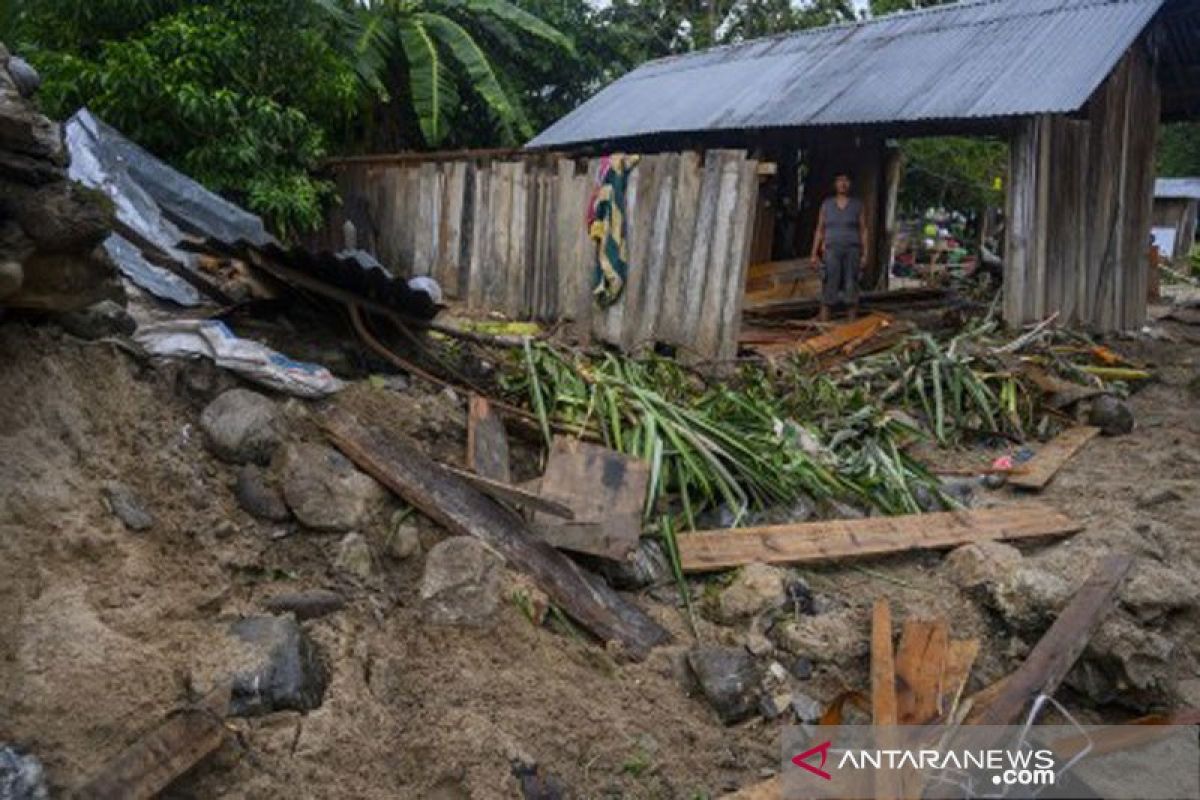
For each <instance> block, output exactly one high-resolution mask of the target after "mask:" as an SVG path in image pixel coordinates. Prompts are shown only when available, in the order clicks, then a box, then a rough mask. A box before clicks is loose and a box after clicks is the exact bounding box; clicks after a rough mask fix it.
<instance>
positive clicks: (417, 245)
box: [320, 150, 759, 361]
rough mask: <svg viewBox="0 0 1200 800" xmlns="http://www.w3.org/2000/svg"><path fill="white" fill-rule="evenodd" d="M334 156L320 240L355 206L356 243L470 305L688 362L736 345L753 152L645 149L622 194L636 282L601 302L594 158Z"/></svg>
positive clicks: (751, 219) (721, 356)
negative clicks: (596, 294) (334, 195)
mask: <svg viewBox="0 0 1200 800" xmlns="http://www.w3.org/2000/svg"><path fill="white" fill-rule="evenodd" d="M336 166H337V176H338V189H339V192H340V194H341V196H342V200H343V204H342V207H341V209H338V210H336V211H335V212H334V213H333V215H332V216H331V218H330V219H329V220H328V224H327V226H326V228H325V231H324V233H323V234H322V237H321V242H320V243H321V244H322V245H324V246H326V247H329V246H332V247H335V248H336V247H340V246H341V242H340V241H337V239H338V237H339V236H340V231H341V229H342V224H343V222H344V221H345V219H346V212H344V211H343V210H342V209H355V210H356V211H355V214H354V215H352V216H357V219H354V222H355V225H356V227H357V228H358V229H359V235H358V241H359V245H360V246H363V247H366V248H367V249H370V250H373V251H374V252H375V254H376V255H377V256H378V257H379V259H380V261H382V262H383V263H384V264H385V265H386V266H388V267H389V268H390V269H392V270H393V271H395V272H397V273H399V274H402V275H408V276H412V275H431V276H433V277H434V278H435V279H437V281H438V283H439V284H441V286H442V289H443V291H444V292H445V294H446V296H447V298H449V299H450V300H453V301H459V302H462V303H464V304H465V305H466V307H467V308H468V309H469V310H472V311H485V310H486V311H500V312H502V313H504V314H506V315H508V316H510V317H513V318H517V319H536V320H544V321H550V320H558V319H567V320H571V321H573V325H574V328H575V331H576V333H577V334H579V335H580V336H581V337H585V338H594V339H598V340H600V341H603V342H606V343H608V344H612V345H615V346H618V347H620V348H622V349H624V350H627V351H632V350H635V349H638V348H641V347H643V346H648V345H652V344H654V343H656V342H659V343H663V344H668V345H672V346H674V347H676V348H678V349H679V350H680V351H681V352H682V353H683V354H684V355H685V356H687V357H689V358H690V359H691V360H694V361H714V360H726V359H730V358H732V357H733V356H734V355H736V344H737V336H738V330H739V328H740V324H741V304H742V297H743V294H744V284H745V279H746V265H747V262H748V259H749V252H750V248H751V237H752V233H753V229H754V224H755V212H756V207H757V198H758V183H759V181H758V175H757V167H758V162H757V161H756V160H754V159H752V158H748V157H747V155H746V153H745V151H742V150H710V151H707V152H706V153H705V154H703V155H701V154H700V153H696V152H681V153H661V154H656V155H648V156H643V157H642V159H641V162H640V163H639V164H638V166H637V167H636V168H635V169H634V171H633V173H632V176H631V179H630V183H629V192H628V196H627V198H626V218H627V220H628V231H627V233H628V244H629V263H630V274H629V279H628V283H627V285H626V287H625V290H624V292H622V294H621V297H620V298H619V299H618V301H617V302H616V303H614V304H613V305H611V306H609V307H607V308H600V307H599V306H597V305H596V304H595V302H594V300H593V297H592V291H591V290H592V279H593V270H594V264H593V262H594V252H595V251H594V247H593V245H592V242H591V240H590V239H589V238H588V235H587V227H586V217H587V209H588V202H589V199H590V197H591V194H592V191H593V188H594V186H595V181H596V175H597V173H598V171H599V159H580V160H576V159H569V158H563V157H560V156H555V155H540V154H531V155H523V156H518V155H509V156H506V157H490V156H489V157H480V158H472V157H471V156H470V155H469V154H468V155H464V156H461V157H458V158H450V159H440V160H437V161H426V162H422V161H419V160H407V159H405V160H393V161H378V162H371V161H369V160H364V159H354V160H347V161H345V162H341V163H339V164H338V165H336ZM364 217H365V218H366V219H365V221H364ZM364 228H365V229H366V230H364Z"/></svg>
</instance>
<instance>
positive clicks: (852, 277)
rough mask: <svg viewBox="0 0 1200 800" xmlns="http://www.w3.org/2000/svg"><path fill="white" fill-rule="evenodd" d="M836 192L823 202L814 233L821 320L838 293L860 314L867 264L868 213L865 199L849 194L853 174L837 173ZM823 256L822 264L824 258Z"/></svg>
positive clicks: (854, 314) (853, 313) (852, 313)
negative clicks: (861, 285) (860, 291)
mask: <svg viewBox="0 0 1200 800" xmlns="http://www.w3.org/2000/svg"><path fill="white" fill-rule="evenodd" d="M833 187H834V195H833V197H828V198H826V199H825V202H823V203H821V212H820V214H819V215H818V217H817V232H816V235H815V236H813V249H812V262H813V266H814V267H816V266H818V265H822V270H821V314H820V317H818V319H820V321H821V322H828V321H829V310H830V308H831V307H832V306H833V305H834V304H836V303H837V301H838V297H839V295H840V296H841V297H842V298H843V299H844V300H845V301H846V306H847V307H848V309H849V311H848V314H847V316H848V317H849V318H850V319H851V320H853V319H854V318H855V317H857V316H858V276H859V274H860V273H861V271H862V270H863V269H865V268H866V266H867V217H866V215H865V214H864V213H863V204H862V201H861V200H859V199H858V198H857V197H851V196H850V176H849V175H847V174H846V173H844V172H842V173H838V174H837V175H836V176H835V177H834V181H833ZM822 256H824V262H823V264H822V261H821V258H822Z"/></svg>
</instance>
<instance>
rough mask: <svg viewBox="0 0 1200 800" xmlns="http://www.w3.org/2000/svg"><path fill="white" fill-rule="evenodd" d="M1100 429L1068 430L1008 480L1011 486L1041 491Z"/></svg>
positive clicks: (1048, 443) (1082, 428)
mask: <svg viewBox="0 0 1200 800" xmlns="http://www.w3.org/2000/svg"><path fill="white" fill-rule="evenodd" d="M1098 433H1100V429H1099V428H1093V427H1091V426H1088V425H1081V426H1079V427H1077V428H1067V429H1066V430H1065V431H1063V432H1062V433H1060V434H1059V435H1058V436H1055V437H1054V438H1053V439H1051V440H1050V441H1049V442H1047V443H1046V444H1044V445H1043V446H1042V449H1041V450H1039V451H1038V452H1037V455H1035V456H1034V457H1033V458H1031V459H1030V460H1029V463H1027V464H1025V465H1024V466H1025V470H1024V472H1022V473H1021V474H1020V475H1013V476H1012V477H1011V478H1009V479H1008V484H1009V485H1010V486H1016V487H1017V488H1019V489H1033V490H1041V489H1042V488H1044V487H1045V486H1046V484H1047V483H1049V482H1050V479H1051V478H1053V477H1054V475H1055V473H1057V472H1058V471H1059V469H1061V468H1062V466H1063V464H1066V463H1067V462H1068V461H1069V460H1070V459H1071V457H1072V456H1073V455H1075V453H1077V452H1078V451H1079V449H1080V448H1081V447H1083V446H1084V445H1085V444H1087V443H1088V442H1090V441H1091V440H1092V438H1093V437H1094V436H1096V434H1098Z"/></svg>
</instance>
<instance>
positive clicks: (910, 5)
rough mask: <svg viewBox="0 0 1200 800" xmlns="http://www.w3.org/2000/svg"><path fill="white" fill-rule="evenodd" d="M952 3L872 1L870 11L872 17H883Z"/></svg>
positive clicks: (940, 0) (911, 0)
mask: <svg viewBox="0 0 1200 800" xmlns="http://www.w3.org/2000/svg"><path fill="white" fill-rule="evenodd" d="M950 2H953V0H871V2H870V9H871V16H872V17H881V16H883V15H884V14H892V13H895V12H896V11H912V10H914V9H918V8H927V7H929V6H940V5H943V4H945V3H950Z"/></svg>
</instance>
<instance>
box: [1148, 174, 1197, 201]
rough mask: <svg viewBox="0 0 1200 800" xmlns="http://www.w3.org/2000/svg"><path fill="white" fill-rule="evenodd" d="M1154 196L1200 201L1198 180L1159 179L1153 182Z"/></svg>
mask: <svg viewBox="0 0 1200 800" xmlns="http://www.w3.org/2000/svg"><path fill="white" fill-rule="evenodd" d="M1154 196H1155V197H1162V198H1164V199H1182V200H1200V178H1159V179H1158V180H1156V181H1155V182H1154Z"/></svg>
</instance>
